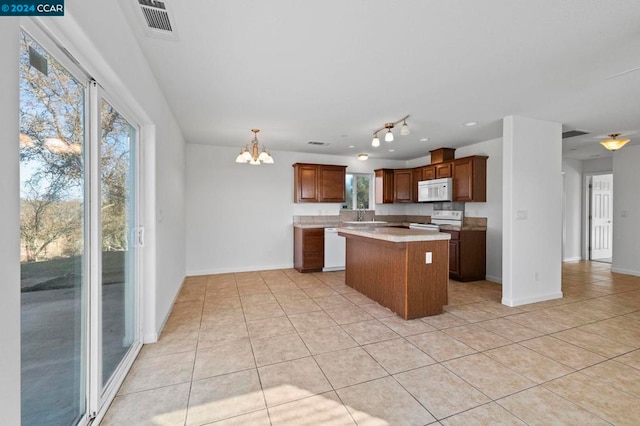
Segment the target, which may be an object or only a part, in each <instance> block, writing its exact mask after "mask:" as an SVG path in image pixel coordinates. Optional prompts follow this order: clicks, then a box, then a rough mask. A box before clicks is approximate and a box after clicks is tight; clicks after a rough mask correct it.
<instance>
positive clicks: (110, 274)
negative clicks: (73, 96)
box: [100, 100, 137, 389]
mask: <svg viewBox="0 0 640 426" xmlns="http://www.w3.org/2000/svg"><path fill="white" fill-rule="evenodd" d="M100 129H101V140H100V180H101V181H100V187H101V219H102V283H101V284H102V387H103V389H104V387H105V386H106V385H107V383H108V381H109V379H110V378H111V376H112V375H113V373H114V372H115V371H116V368H117V367H118V365H119V364H120V362H121V361H122V359H123V358H124V356H125V355H126V353H127V351H128V350H129V349H130V348H131V345H132V344H133V342H134V338H135V309H134V307H135V303H134V299H135V263H136V259H135V253H136V250H135V247H136V246H137V241H136V240H135V238H134V234H135V229H136V228H135V227H136V206H135V203H134V200H135V194H136V190H135V189H136V179H135V176H136V173H135V170H136V168H135V146H136V134H137V133H136V130H135V128H134V127H133V126H132V125H131V124H129V122H128V121H127V120H126V119H125V118H124V117H123V116H122V115H121V114H120V113H119V112H118V111H117V110H116V109H115V108H113V107H112V106H111V105H110V104H109V103H108V102H107V101H105V100H102V102H101V105H100Z"/></svg>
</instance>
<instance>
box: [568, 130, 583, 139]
mask: <svg viewBox="0 0 640 426" xmlns="http://www.w3.org/2000/svg"><path fill="white" fill-rule="evenodd" d="M588 134H589V132H587V131H584V130H578V129H574V130H567V131H566V132H562V139H567V138H573V137H575V136H582V135H588Z"/></svg>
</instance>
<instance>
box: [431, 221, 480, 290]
mask: <svg viewBox="0 0 640 426" xmlns="http://www.w3.org/2000/svg"><path fill="white" fill-rule="evenodd" d="M440 232H446V233H448V234H450V235H451V240H450V241H449V278H451V279H452V280H456V281H478V280H484V279H485V276H486V270H487V269H486V268H487V251H486V246H487V232H486V231H468V230H463V231H447V230H444V229H443V230H440Z"/></svg>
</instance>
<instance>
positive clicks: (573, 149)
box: [569, 148, 577, 151]
mask: <svg viewBox="0 0 640 426" xmlns="http://www.w3.org/2000/svg"><path fill="white" fill-rule="evenodd" d="M576 150H577V148H571V149H570V150H569V151H576Z"/></svg>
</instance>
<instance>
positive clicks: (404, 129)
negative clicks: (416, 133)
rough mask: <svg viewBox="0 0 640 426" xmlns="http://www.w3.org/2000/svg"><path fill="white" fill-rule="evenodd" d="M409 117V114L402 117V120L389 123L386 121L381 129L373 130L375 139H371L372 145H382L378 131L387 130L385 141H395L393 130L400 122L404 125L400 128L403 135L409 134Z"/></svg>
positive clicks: (375, 146)
mask: <svg viewBox="0 0 640 426" xmlns="http://www.w3.org/2000/svg"><path fill="white" fill-rule="evenodd" d="M408 118H409V116H408V115H407V116H405V117H402V118H401V119H400V120H398V121H392V122H389V123H385V124H384V126H382V127H380V128H379V129H376V130H375V131H374V132H373V140H372V141H371V146H372V147H374V148H377V147H379V146H380V138H378V133H379V132H381V131H383V130H386V133H385V134H384V141H385V142H393V132H392V131H391V130H392V129H393V128H394V127H395V126H397V125H398V124H400V123H402V127H401V128H400V134H401V135H402V136H406V135H408V134H409V126H408V125H407V119H408Z"/></svg>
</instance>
